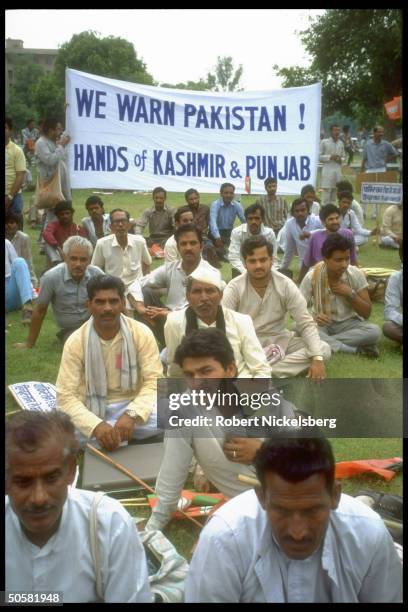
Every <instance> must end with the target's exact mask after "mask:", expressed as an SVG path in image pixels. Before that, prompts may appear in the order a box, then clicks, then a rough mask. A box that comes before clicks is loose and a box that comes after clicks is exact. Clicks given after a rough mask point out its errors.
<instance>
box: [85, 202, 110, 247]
mask: <svg viewBox="0 0 408 612" xmlns="http://www.w3.org/2000/svg"><path fill="white" fill-rule="evenodd" d="M85 207H86V210H87V211H88V214H89V217H84V218H83V219H82V221H81V223H82V225H83V227H84V228H85V231H86V234H87V238H88V240H90V241H91V242H92V245H93V246H94V247H95V245H96V241H97V240H98V239H99V238H103V237H104V236H109V234H110V218H109V213H106V212H105V211H104V209H103V202H102V200H101V198H100V197H99V196H97V195H92V196H89V198H88V199H87V201H86V202H85Z"/></svg>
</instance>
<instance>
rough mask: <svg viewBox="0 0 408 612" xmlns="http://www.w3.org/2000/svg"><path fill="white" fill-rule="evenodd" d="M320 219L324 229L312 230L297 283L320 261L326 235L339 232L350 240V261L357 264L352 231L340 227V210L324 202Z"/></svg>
mask: <svg viewBox="0 0 408 612" xmlns="http://www.w3.org/2000/svg"><path fill="white" fill-rule="evenodd" d="M319 217H320V221H321V222H322V224H323V225H324V228H325V229H321V230H316V231H314V232H313V233H312V234H311V236H310V240H309V244H308V245H307V250H306V253H305V256H304V257H303V262H302V267H301V268H300V272H299V278H298V283H299V284H300V283H301V282H302V280H303V278H304V276H305V274H306V273H307V271H308V270H309V268H311V267H312V266H314V265H315V264H316V263H317V262H318V261H322V245H323V242H324V241H325V240H326V238H327V237H328V236H330V235H331V234H335V233H339V234H340V235H341V236H344V237H345V238H348V239H349V240H351V245H352V246H351V252H350V258H351V259H350V261H351V263H352V264H353V265H357V258H356V249H355V241H354V236H353V232H352V231H351V230H349V229H344V228H342V227H340V210H339V208H337V206H334V204H326V205H325V206H323V207H322V208H321V210H320V213H319Z"/></svg>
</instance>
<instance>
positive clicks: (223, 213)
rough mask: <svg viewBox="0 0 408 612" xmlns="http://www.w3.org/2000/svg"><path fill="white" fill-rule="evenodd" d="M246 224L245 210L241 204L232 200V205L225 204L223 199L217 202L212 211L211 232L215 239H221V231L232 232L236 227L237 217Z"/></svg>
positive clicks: (214, 203)
mask: <svg viewBox="0 0 408 612" xmlns="http://www.w3.org/2000/svg"><path fill="white" fill-rule="evenodd" d="M236 216H238V217H239V218H240V219H241V223H245V222H246V219H245V215H244V209H243V208H242V206H241V204H240V203H239V202H236V201H235V200H232V202H231V204H225V203H224V200H223V199H222V198H219V199H218V200H215V202H213V203H212V204H211V209H210V231H211V234H212V236H213V237H214V238H219V237H220V230H230V229H232V228H233V227H234V221H235V217H236Z"/></svg>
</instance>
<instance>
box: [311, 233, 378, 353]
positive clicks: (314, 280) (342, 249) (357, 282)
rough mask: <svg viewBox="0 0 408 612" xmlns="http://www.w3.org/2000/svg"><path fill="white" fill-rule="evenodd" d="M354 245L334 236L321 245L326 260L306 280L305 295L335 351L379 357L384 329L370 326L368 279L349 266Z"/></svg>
mask: <svg viewBox="0 0 408 612" xmlns="http://www.w3.org/2000/svg"><path fill="white" fill-rule="evenodd" d="M350 254H351V242H350V240H348V239H347V238H345V237H344V236H340V235H339V234H335V233H333V234H331V236H329V237H328V238H327V239H326V240H325V242H324V243H323V246H322V257H323V261H321V262H319V263H318V264H316V266H315V267H314V268H313V270H310V272H308V274H307V275H306V276H305V278H304V279H303V282H302V284H301V286H300V290H301V292H302V293H303V295H304V297H305V299H306V302H307V304H308V305H311V306H312V311H313V314H314V318H315V320H316V323H317V324H318V330H319V336H320V338H321V339H322V340H324V341H325V342H327V344H329V345H330V347H331V350H332V351H333V352H337V351H342V352H343V353H357V354H362V355H366V356H367V357H378V356H379V350H378V348H377V346H376V344H377V342H378V340H379V338H380V335H381V330H380V328H379V327H378V325H374V324H373V323H367V322H366V321H365V320H364V319H368V317H369V316H370V313H371V301H370V297H369V295H368V291H367V287H368V283H367V279H366V277H365V275H364V273H363V272H361V270H359V269H358V268H356V267H355V266H350Z"/></svg>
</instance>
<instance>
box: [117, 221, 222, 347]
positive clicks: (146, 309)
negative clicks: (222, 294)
mask: <svg viewBox="0 0 408 612" xmlns="http://www.w3.org/2000/svg"><path fill="white" fill-rule="evenodd" d="M174 238H175V240H176V244H177V249H178V251H179V253H180V257H181V260H180V261H172V262H170V263H166V264H164V266H159V267H158V268H156V269H155V270H153V272H151V273H150V274H148V275H147V276H145V277H144V278H142V279H141V282H140V284H141V286H142V290H143V301H144V306H142V305H140V304H139V306H138V308H137V311H138V314H139V315H140V316H141V317H143V321H144V322H146V324H147V325H149V326H151V327H152V329H153V332H154V334H155V336H156V338H157V340H158V341H159V342H160V344H162V345H164V344H165V339H164V332H163V329H164V324H165V322H166V317H167V315H168V314H169V312H171V311H172V310H177V309H179V308H184V307H185V306H186V305H187V299H186V287H185V282H186V279H187V277H188V275H189V274H191V272H193V270H195V269H196V268H197V267H198V266H200V267H201V266H203V267H204V268H205V269H209V270H215V268H213V267H212V266H210V264H209V263H208V262H207V261H205V260H204V259H203V258H202V256H201V255H202V248H203V238H202V234H201V231H200V230H199V229H198V228H197V227H196V226H195V225H194V224H193V223H187V224H185V225H181V226H180V227H179V228H178V229H177V230H176V232H175V234H174ZM138 289H139V286H138V285H137V286H136V285H135V286H133V287H132V286H131V287H130V289H129V301H130V303H131V304H134V303H135V302H134V301H136V300H137V291H138ZM158 290H166V293H167V296H166V299H165V305H163V303H162V302H161V300H160V296H159V293H158ZM132 294H133V295H132ZM135 307H136V306H135Z"/></svg>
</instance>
